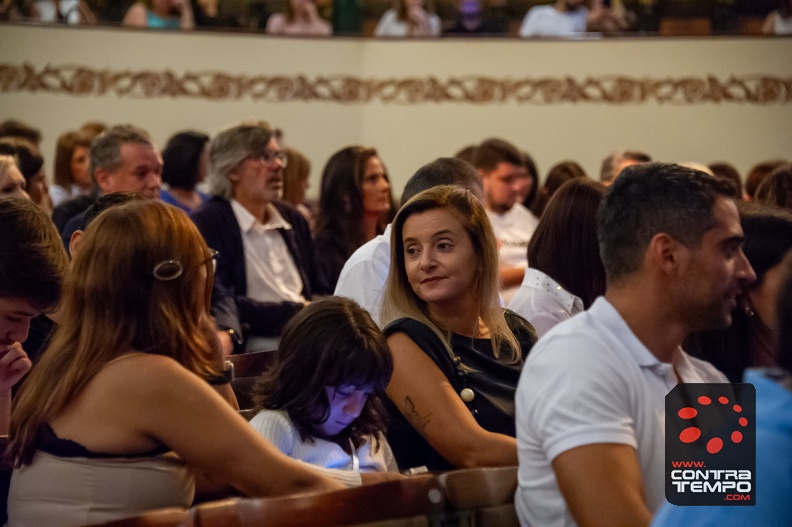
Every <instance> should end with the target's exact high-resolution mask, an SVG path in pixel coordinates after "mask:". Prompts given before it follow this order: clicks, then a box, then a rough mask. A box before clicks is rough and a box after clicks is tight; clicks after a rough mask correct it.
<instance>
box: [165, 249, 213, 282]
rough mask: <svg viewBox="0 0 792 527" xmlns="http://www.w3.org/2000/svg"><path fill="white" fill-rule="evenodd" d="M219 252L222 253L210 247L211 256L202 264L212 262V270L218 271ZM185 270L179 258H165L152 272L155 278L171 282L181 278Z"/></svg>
mask: <svg viewBox="0 0 792 527" xmlns="http://www.w3.org/2000/svg"><path fill="white" fill-rule="evenodd" d="M219 254H220V253H219V252H217V251H215V250H214V249H209V258H207V259H206V260H204V261H203V262H201V265H206V264H207V263H209V262H212V272H213V273H214V272H215V271H217V256H218V255H219ZM183 272H184V267H182V264H181V262H180V261H179V260H163V261H162V262H160V263H158V264H157V265H155V266H154V269H153V270H152V271H151V274H152V275H154V278H156V279H157V280H161V281H163V282H169V281H170V280H176V279H177V278H179V277H180V276H181V275H182V273H183Z"/></svg>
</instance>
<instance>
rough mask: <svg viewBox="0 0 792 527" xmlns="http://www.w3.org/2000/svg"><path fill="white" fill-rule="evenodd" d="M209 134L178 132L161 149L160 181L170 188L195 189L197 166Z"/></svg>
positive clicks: (197, 174) (197, 175)
mask: <svg viewBox="0 0 792 527" xmlns="http://www.w3.org/2000/svg"><path fill="white" fill-rule="evenodd" d="M208 142H209V136H208V135H206V134H202V133H200V132H191V131H187V132H180V133H178V134H176V135H174V136H173V137H171V138H170V139H168V144H167V145H165V148H164V149H163V150H162V182H163V183H167V184H168V185H170V186H171V188H181V189H186V190H193V189H195V185H196V184H197V183H198V179H199V177H200V171H199V167H200V164H201V156H203V152H204V148H205V147H206V144H207V143H208Z"/></svg>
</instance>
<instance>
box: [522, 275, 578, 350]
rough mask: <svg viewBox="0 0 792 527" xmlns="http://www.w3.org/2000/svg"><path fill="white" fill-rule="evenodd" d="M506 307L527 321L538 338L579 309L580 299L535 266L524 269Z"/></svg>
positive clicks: (576, 312)
mask: <svg viewBox="0 0 792 527" xmlns="http://www.w3.org/2000/svg"><path fill="white" fill-rule="evenodd" d="M507 307H508V308H509V309H511V310H512V311H514V312H515V313H517V314H518V315H521V316H522V317H523V318H525V319H526V320H528V322H530V323H531V325H532V326H533V327H534V329H535V330H536V336H538V337H541V336H542V335H544V334H545V333H547V332H548V331H550V329H552V328H553V326H555V325H557V324H558V323H559V322H563V321H564V320H569V319H570V318H572V317H573V316H574V315H577V314H578V313H580V312H582V311H583V301H582V300H581V299H580V298H578V297H576V296H575V295H573V294H572V293H570V292H569V291H567V290H566V289H564V288H563V287H561V286H560V285H559V284H558V282H556V281H555V280H553V279H552V278H550V277H549V276H548V275H546V274H545V273H543V272H542V271H539V270H538V269H532V268H530V267H529V268H528V269H526V270H525V277H524V278H523V281H522V285H520V288H519V289H518V290H517V292H516V293H514V296H513V297H512V299H511V301H510V302H509V305H508V306H507Z"/></svg>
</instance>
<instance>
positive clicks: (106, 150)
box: [90, 124, 154, 182]
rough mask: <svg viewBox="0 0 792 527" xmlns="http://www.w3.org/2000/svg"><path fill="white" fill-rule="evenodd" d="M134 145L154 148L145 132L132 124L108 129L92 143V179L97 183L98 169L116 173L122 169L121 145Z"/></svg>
mask: <svg viewBox="0 0 792 527" xmlns="http://www.w3.org/2000/svg"><path fill="white" fill-rule="evenodd" d="M126 143H134V144H139V145H150V146H152V147H153V146H154V145H153V144H152V142H151V138H150V137H149V135H148V133H147V132H146V131H145V130H142V129H140V128H138V127H136V126H132V125H131V124H122V125H118V126H113V127H111V128H108V129H107V130H105V131H104V132H102V133H101V134H99V135H98V136H96V138H95V139H94V140H93V141H92V142H91V163H90V171H91V177H92V178H94V182H96V176H95V174H96V169H97V168H103V169H105V170H107V171H108V172H115V171H116V170H118V169H119V168H120V167H121V145H123V144H126Z"/></svg>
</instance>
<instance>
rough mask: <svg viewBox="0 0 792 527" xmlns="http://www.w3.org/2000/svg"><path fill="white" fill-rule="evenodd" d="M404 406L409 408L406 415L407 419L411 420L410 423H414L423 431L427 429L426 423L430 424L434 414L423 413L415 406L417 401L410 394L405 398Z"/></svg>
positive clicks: (415, 426)
mask: <svg viewBox="0 0 792 527" xmlns="http://www.w3.org/2000/svg"><path fill="white" fill-rule="evenodd" d="M404 406H405V409H406V410H407V414H406V415H405V417H406V418H407V420H408V421H410V424H411V425H413V427H414V428H415V429H416V430H419V431H421V432H423V431H424V430H425V429H426V425H428V424H429V422H430V421H431V419H432V414H431V413H429V414H426V415H425V416H424V415H421V413H420V412H419V411H418V410H417V409H416V408H415V403H414V402H413V400H412V399H411V398H410V396H409V395H408V396H406V397H405V398H404Z"/></svg>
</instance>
